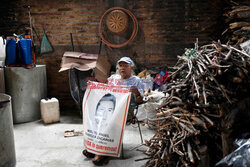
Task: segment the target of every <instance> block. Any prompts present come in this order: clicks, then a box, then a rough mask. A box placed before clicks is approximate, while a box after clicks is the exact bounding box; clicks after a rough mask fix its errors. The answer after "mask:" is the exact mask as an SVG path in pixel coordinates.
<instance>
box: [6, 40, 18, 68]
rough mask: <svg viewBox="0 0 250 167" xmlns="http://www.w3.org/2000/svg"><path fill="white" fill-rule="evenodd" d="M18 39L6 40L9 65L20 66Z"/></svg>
mask: <svg viewBox="0 0 250 167" xmlns="http://www.w3.org/2000/svg"><path fill="white" fill-rule="evenodd" d="M16 46H17V45H16V39H14V38H12V39H7V40H6V55H7V65H16V64H18V60H17V56H16V51H17V47H16Z"/></svg>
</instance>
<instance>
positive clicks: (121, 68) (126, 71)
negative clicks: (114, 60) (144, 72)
mask: <svg viewBox="0 0 250 167" xmlns="http://www.w3.org/2000/svg"><path fill="white" fill-rule="evenodd" d="M132 70H133V67H132V66H131V65H130V64H128V63H125V62H120V63H119V64H118V73H119V74H120V75H121V78H122V79H126V78H129V77H131V74H132Z"/></svg>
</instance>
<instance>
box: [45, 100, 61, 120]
mask: <svg viewBox="0 0 250 167" xmlns="http://www.w3.org/2000/svg"><path fill="white" fill-rule="evenodd" d="M40 107H41V116H42V120H43V122H44V123H45V124H49V123H55V122H59V121H60V111H59V101H58V100H57V99H56V98H54V97H53V98H51V99H48V100H47V99H42V100H41V102H40Z"/></svg>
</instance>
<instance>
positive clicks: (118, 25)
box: [106, 10, 128, 35]
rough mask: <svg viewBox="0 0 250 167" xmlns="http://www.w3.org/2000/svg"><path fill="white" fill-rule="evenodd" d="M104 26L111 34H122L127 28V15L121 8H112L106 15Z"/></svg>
mask: <svg viewBox="0 0 250 167" xmlns="http://www.w3.org/2000/svg"><path fill="white" fill-rule="evenodd" d="M106 26H107V28H108V30H109V31H110V32H111V33H113V34H117V35H120V34H123V33H124V32H125V31H126V30H127V28H128V16H127V15H126V13H124V12H123V11H122V10H114V11H112V12H110V13H109V14H108V15H107V18H106Z"/></svg>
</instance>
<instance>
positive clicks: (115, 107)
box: [82, 81, 131, 157]
mask: <svg viewBox="0 0 250 167" xmlns="http://www.w3.org/2000/svg"><path fill="white" fill-rule="evenodd" d="M130 97H131V93H130V92H129V89H128V88H127V87H124V86H111V85H107V84H103V83H98V82H92V81H89V82H88V85H87V89H86V92H85V95H84V98H83V104H82V107H83V108H82V109H83V136H84V137H83V138H84V146H85V148H86V149H87V150H88V151H89V152H91V153H94V154H97V155H106V156H114V157H119V156H120V152H121V145H122V137H123V132H124V128H125V124H126V119H127V113H128V108H129V104H130Z"/></svg>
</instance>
